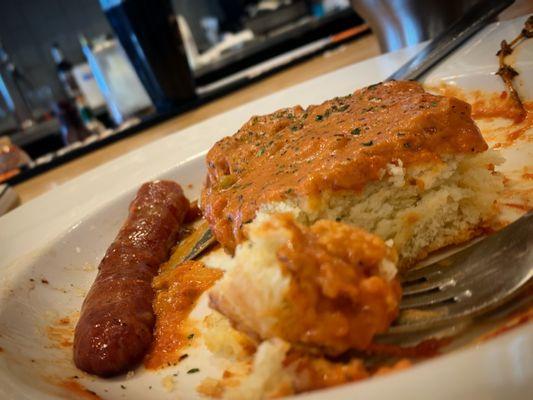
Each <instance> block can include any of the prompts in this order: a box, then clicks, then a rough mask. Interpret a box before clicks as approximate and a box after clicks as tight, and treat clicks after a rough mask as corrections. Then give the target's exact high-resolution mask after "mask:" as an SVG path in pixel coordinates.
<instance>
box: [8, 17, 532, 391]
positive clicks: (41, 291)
mask: <svg viewBox="0 0 533 400" xmlns="http://www.w3.org/2000/svg"><path fill="white" fill-rule="evenodd" d="M524 19H525V18H519V19H516V20H513V21H510V22H507V23H501V24H495V25H492V26H490V27H488V28H487V29H485V30H484V31H483V32H481V33H479V34H478V35H476V36H475V37H474V38H473V39H472V40H470V41H469V43H467V45H465V46H463V48H462V49H461V50H459V51H458V52H457V53H456V54H454V55H453V56H451V57H450V58H449V59H448V60H447V61H446V62H445V63H443V64H442V65H441V66H439V67H438V68H437V69H435V70H434V71H433V72H432V73H431V74H430V76H429V77H428V78H427V79H428V81H429V82H432V83H435V82H438V81H445V82H448V83H454V82H455V83H457V84H459V85H461V86H465V87H466V88H467V89H473V88H479V89H485V90H501V89H502V86H501V84H500V82H499V80H498V79H497V78H496V77H494V76H493V75H492V72H493V71H495V70H496V68H497V66H496V58H495V57H494V53H495V50H496V47H497V44H498V43H499V42H500V41H501V39H503V38H511V37H513V36H514V35H515V34H516V33H517V32H518V31H519V30H520V29H521V26H522V24H523V21H524ZM418 48H420V46H418ZM418 48H411V49H406V50H403V51H400V52H396V53H392V54H387V55H384V56H381V57H377V58H374V59H371V60H368V61H365V62H362V63H359V64H355V65H352V66H349V67H346V68H343V69H340V70H338V71H336V72H333V73H330V74H327V75H324V76H321V77H319V78H316V79H313V80H310V81H308V82H305V83H303V84H300V85H297V86H294V87H292V88H290V89H287V90H284V91H281V92H278V93H275V94H273V95H270V96H268V97H265V98H262V99H259V100H256V101H254V102H251V103H249V104H246V105H244V106H241V107H238V108H236V109H234V110H231V111H230V112H227V113H225V114H222V115H219V116H216V117H214V118H211V119H209V120H206V121H204V122H202V123H200V124H198V125H195V126H193V127H190V128H188V129H185V130H184V131H181V132H179V133H176V134H174V135H171V136H168V137H166V138H164V139H162V140H159V141H157V142H155V143H152V144H150V145H148V146H145V147H143V148H141V149H139V150H136V151H134V152H132V153H130V154H128V155H126V156H124V157H121V158H119V159H116V160H113V161H111V162H109V163H107V164H105V165H102V166H100V167H98V168H96V169H94V170H92V171H90V172H88V173H86V174H84V175H83V176H81V177H79V178H77V179H75V180H74V181H71V182H69V183H67V184H65V185H63V186H61V187H58V188H56V189H55V190H53V191H50V192H49V193H46V194H45V195H43V196H41V197H39V198H37V199H35V200H34V201H32V202H30V203H28V204H25V205H23V206H22V207H20V208H18V209H16V210H14V211H13V212H11V213H9V214H7V215H6V216H4V217H2V218H0V271H1V276H0V347H1V349H2V350H1V351H0V398H1V399H58V398H70V397H73V396H74V395H73V394H72V392H71V391H70V392H69V391H65V390H63V389H61V388H60V387H59V386H58V385H57V383H58V382H60V381H61V380H62V379H64V378H68V377H72V376H73V375H76V374H77V375H82V374H81V373H80V372H79V371H77V370H76V369H75V368H74V366H73V364H72V362H71V360H70V351H69V350H68V349H66V348H60V349H58V348H55V347H54V346H56V345H57V343H58V341H57V337H61V334H62V331H61V326H59V327H58V326H57V324H56V325H54V326H55V330H52V331H51V330H50V329H49V328H50V326H51V324H52V322H53V321H56V320H57V319H58V318H61V317H65V316H73V315H74V313H75V312H76V310H78V309H79V307H80V305H81V302H82V300H83V293H84V291H85V290H87V288H88V287H89V286H90V284H91V283H92V281H93V278H94V276H95V273H96V270H95V267H96V266H97V265H98V262H99V260H100V258H101V257H102V255H103V253H104V252H105V249H106V248H107V246H108V245H109V243H110V242H111V241H112V239H113V237H114V236H115V234H116V232H117V231H118V229H119V226H120V224H121V222H122V221H123V219H124V218H125V216H126V213H127V205H128V203H129V202H130V201H131V199H132V198H133V196H134V194H135V192H136V190H137V188H138V187H139V185H140V184H141V183H142V182H144V181H147V180H151V179H155V178H172V179H176V180H177V181H179V182H180V183H182V184H183V186H184V187H187V184H189V183H190V184H192V185H193V187H192V188H189V189H186V191H187V195H189V196H190V197H193V198H194V197H196V196H197V195H198V193H199V190H200V187H201V185H202V182H203V177H204V165H203V156H204V155H205V152H206V151H207V149H208V148H209V147H210V146H211V145H212V144H213V143H214V142H215V141H216V140H218V139H220V138H221V137H223V136H226V135H230V134H232V133H233V132H235V131H236V130H237V129H238V128H239V127H240V125H241V124H242V123H243V122H245V121H246V120H247V119H248V118H249V117H250V116H251V115H253V114H262V113H268V112H271V111H273V110H275V109H278V108H281V107H285V106H290V105H294V104H302V105H308V104H312V103H320V102H322V101H324V100H326V99H328V98H331V97H335V96H339V95H344V94H347V93H349V92H351V91H353V90H354V89H355V88H358V87H362V86H365V85H368V84H371V83H375V82H377V81H380V80H382V79H384V78H385V77H387V76H388V75H389V74H390V73H392V72H393V71H394V70H395V69H396V68H397V67H399V66H400V65H401V64H402V63H403V62H405V61H406V60H407V59H408V58H409V57H410V56H411V55H412V54H414V53H415V52H416V50H417V49H418ZM518 53H519V54H518V56H517V65H518V67H519V68H518V69H519V70H520V72H521V73H522V76H521V81H520V82H521V89H520V90H521V91H525V93H527V94H528V97H530V98H531V97H533V96H532V94H533V65H532V62H533V40H530V41H529V42H526V43H525V44H524V45H523V46H522V48H521V49H520V51H519V52H518ZM522 162H523V161H522ZM525 162H526V163H527V162H528V161H527V160H526V161H525ZM32 279H33V281H32ZM42 279H43V280H46V281H47V282H48V283H43V282H42V281H41V280H42ZM203 307H205V304H200V307H199V310H195V312H194V313H195V314H196V313H198V312H201V309H202V308H203ZM74 318H75V317H74ZM67 325H68V324H67ZM67 325H66V326H65V329H66V330H67V331H68V326H67ZM47 329H48V330H47ZM54 334H55V335H56V339H54V340H51V339H50V338H51V335H54ZM532 355H533V324H528V325H526V326H524V327H522V328H520V329H515V330H514V331H511V332H510V333H508V334H505V335H502V336H500V337H499V338H496V339H494V340H492V341H489V342H487V343H484V344H482V345H478V346H475V347H469V348H466V349H462V350H460V351H456V352H453V353H451V354H448V355H445V356H442V357H438V358H436V359H433V360H431V361H426V362H424V363H421V364H419V365H417V366H415V367H413V368H410V369H408V370H406V371H403V372H399V373H396V374H392V375H390V376H385V377H380V378H375V379H372V380H368V381H365V382H362V383H356V384H351V385H346V386H342V387H339V388H335V389H332V390H329V391H327V394H326V393H325V392H315V393H311V394H307V395H304V396H302V398H307V399H318V398H324V397H325V396H327V397H329V398H331V399H348V398H350V399H363V398H364V399H378V398H382V399H388V398H394V399H397V400H400V399H412V398H424V399H426V398H431V399H449V398H454V399H473V398H476V399H481V398H483V399H488V398H490V399H503V398H505V399H523V398H526V397H527V393H531V392H532V391H533V358H532ZM216 364H217V363H216V362H212V361H210V359H209V354H207V352H206V351H205V350H203V349H202V348H200V347H198V348H196V349H192V350H191V351H190V357H189V358H187V359H186V360H185V361H183V362H182V363H180V364H179V365H178V367H176V368H175V369H164V370H161V371H159V372H157V373H154V372H146V371H144V370H142V368H141V369H139V370H138V371H137V372H136V373H135V375H134V376H133V377H130V378H126V377H121V378H115V379H111V380H102V379H95V378H89V377H82V379H81V380H80V382H82V383H83V385H84V386H86V387H88V388H90V389H92V390H94V391H95V392H96V393H98V394H99V395H100V396H101V397H102V398H105V399H123V398H128V399H145V398H161V399H176V398H180V399H187V398H195V397H199V395H198V394H197V393H196V391H195V386H196V385H197V384H198V383H199V382H200V381H201V380H202V379H203V378H204V377H206V376H208V375H211V376H214V374H216V373H217V370H218V369H217V368H218V367H217V365H216ZM192 367H199V368H200V373H197V374H194V375H187V374H186V373H185V371H186V370H188V369H189V368H192ZM176 372H177V373H178V376H177V377H172V374H173V373H176ZM166 376H171V377H172V379H173V380H174V381H175V384H176V387H177V388H178V389H176V391H174V392H166V391H165V390H164V388H163V386H162V384H161V379H162V378H164V377H166ZM121 385H123V386H124V387H125V389H123V388H121ZM149 386H151V389H149Z"/></svg>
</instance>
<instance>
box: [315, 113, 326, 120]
mask: <svg viewBox="0 0 533 400" xmlns="http://www.w3.org/2000/svg"><path fill="white" fill-rule="evenodd" d="M323 119H324V116H323V115H322V114H317V115H315V121H322V120H323Z"/></svg>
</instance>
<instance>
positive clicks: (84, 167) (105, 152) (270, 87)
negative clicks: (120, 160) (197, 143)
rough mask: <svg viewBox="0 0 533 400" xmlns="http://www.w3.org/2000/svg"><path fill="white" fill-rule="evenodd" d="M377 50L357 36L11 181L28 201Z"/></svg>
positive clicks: (370, 39)
mask: <svg viewBox="0 0 533 400" xmlns="http://www.w3.org/2000/svg"><path fill="white" fill-rule="evenodd" d="M379 54H380V51H379V45H378V42H377V39H376V38H375V36H374V35H372V34H368V35H365V36H361V37H359V38H356V39H355V40H354V41H352V42H349V43H347V44H345V45H342V46H340V47H338V48H336V49H334V50H331V51H327V52H325V53H322V54H320V55H317V56H315V57H313V58H311V59H309V60H307V61H304V62H302V63H299V64H296V65H294V66H292V67H289V68H287V69H284V70H282V71H281V72H278V73H276V74H274V75H272V76H270V77H267V78H265V79H263V80H260V81H258V82H255V83H253V84H251V85H249V86H246V87H244V88H242V89H240V90H238V91H235V92H233V93H230V94H228V95H226V96H224V97H222V98H220V99H217V100H215V101H213V102H210V103H208V104H206V105H204V106H201V107H199V108H197V109H194V110H192V111H189V112H187V113H185V114H181V115H179V116H177V117H175V118H172V119H170V120H168V121H165V122H163V123H161V124H159V125H156V126H154V127H151V128H149V129H146V130H145V131H144V132H141V133H139V134H136V135H134V136H130V137H128V138H125V139H122V140H120V141H118V142H116V143H113V144H110V145H108V146H106V147H103V148H101V149H98V150H95V151H94V152H92V153H89V154H87V155H84V156H82V157H79V158H76V159H75V160H73V161H70V162H68V163H66V164H63V165H61V166H59V167H57V168H54V169H52V170H50V171H47V172H45V173H43V174H41V175H38V176H36V177H34V178H31V179H29V180H27V181H24V182H22V183H20V184H18V185H15V186H14V189H15V191H16V192H17V193H18V195H19V196H20V199H21V202H22V203H25V202H28V201H29V200H31V199H33V198H35V197H37V196H39V195H41V194H43V193H45V192H47V191H48V190H51V189H53V188H54V187H56V186H58V185H61V184H63V183H65V182H67V181H69V180H71V179H73V178H76V177H77V176H79V175H81V174H83V173H84V172H86V171H89V170H90V169H92V168H94V167H97V166H98V165H101V164H104V163H106V162H108V161H110V160H112V159H114V158H117V157H120V156H122V155H124V154H126V153H128V152H130V151H132V150H135V149H137V148H139V147H141V146H144V145H145V144H147V143H150V142H153V141H154V140H157V139H159V138H162V137H164V136H167V135H171V134H173V133H176V132H178V131H180V130H182V129H184V128H186V127H188V126H190V125H193V124H196V123H198V122H200V121H202V120H204V119H207V118H210V117H213V116H215V115H217V114H220V113H223V112H225V111H228V110H230V109H232V108H235V107H238V106H240V105H242V104H245V103H247V102H249V101H252V100H255V99H258V98H260V97H263V96H266V95H268V94H271V93H273V92H276V91H279V90H282V89H285V88H288V87H290V86H294V85H296V84H298V83H301V82H304V81H306V80H308V79H312V78H314V77H316V76H318V75H322V74H325V73H328V72H331V71H334V70H336V69H339V68H342V67H344V66H347V65H350V64H353V63H356V62H359V61H362V60H365V59H367V58H371V57H374V56H377V55H379Z"/></svg>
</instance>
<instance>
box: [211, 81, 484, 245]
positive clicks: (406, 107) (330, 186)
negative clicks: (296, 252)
mask: <svg viewBox="0 0 533 400" xmlns="http://www.w3.org/2000/svg"><path fill="white" fill-rule="evenodd" d="M486 149H487V144H486V143H485V141H484V140H483V138H482V136H481V134H480V132H479V129H478V128H477V127H476V125H475V123H474V121H473V120H472V118H471V115H470V106H469V105H468V104H467V103H465V102H463V101H460V100H458V99H456V98H453V97H451V98H450V97H442V96H435V95H432V94H429V93H427V92H425V91H424V90H423V89H422V87H421V86H420V85H419V84H418V83H415V82H388V83H383V84H378V85H372V86H369V87H368V88H365V89H361V90H358V91H356V92H355V93H353V94H352V95H348V96H345V97H337V98H335V99H332V100H329V101H326V102H324V103H323V104H320V105H317V106H310V107H308V108H307V109H305V110H304V109H303V108H302V107H299V106H298V107H293V108H286V109H282V110H279V111H277V112H275V113H273V114H270V115H264V116H256V117H253V118H252V119H250V121H248V122H247V123H246V124H244V125H243V126H242V128H241V129H240V130H239V131H238V132H237V133H236V134H235V135H233V136H231V137H227V138H224V139H222V140H221V141H219V142H218V143H216V144H215V146H213V148H212V149H211V150H210V151H209V153H208V155H207V164H208V165H207V166H208V178H207V183H206V187H205V188H204V191H203V194H202V210H203V212H204V215H205V217H206V218H207V220H208V221H209V223H210V225H211V228H212V230H213V232H214V234H215V236H216V238H217V239H218V241H219V242H220V243H222V244H223V245H224V246H225V247H227V248H229V249H234V248H235V245H236V244H237V243H238V242H239V241H240V240H242V239H243V236H242V232H241V229H242V226H243V224H245V223H246V222H248V221H250V220H251V219H253V217H254V216H255V212H256V210H257V209H258V207H259V206H260V205H261V204H264V203H268V202H272V201H281V200H285V199H288V198H292V199H295V200H298V199H299V198H305V197H308V196H313V195H317V194H319V193H321V192H323V191H342V190H351V191H358V190H361V189H362V188H363V187H364V186H365V185H366V184H367V183H368V182H371V181H377V180H379V179H381V177H382V173H383V171H384V168H385V167H386V165H387V164H389V163H391V162H394V161H395V160H398V159H401V160H402V162H403V164H404V165H406V166H408V165H411V164H417V163H425V162H439V161H440V160H441V156H442V155H444V154H456V153H475V152H482V151H484V150H486Z"/></svg>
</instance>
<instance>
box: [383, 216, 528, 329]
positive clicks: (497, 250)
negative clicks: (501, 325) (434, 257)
mask: <svg viewBox="0 0 533 400" xmlns="http://www.w3.org/2000/svg"><path fill="white" fill-rule="evenodd" d="M532 277H533V212H529V213H528V214H526V215H524V216H522V217H521V218H520V219H518V220H517V221H515V222H513V223H512V224H510V225H508V226H507V227H505V228H504V229H502V230H501V231H499V232H497V233H495V234H493V235H491V236H488V237H487V238H485V239H483V240H480V241H478V242H476V243H474V244H473V245H471V246H470V247H467V248H465V249H463V250H461V251H459V252H458V253H455V254H453V255H451V256H450V257H447V258H445V259H443V260H440V261H438V262H436V263H433V264H431V265H428V266H426V267H422V268H419V269H415V270H413V271H410V272H408V273H407V274H406V275H404V276H403V278H402V287H403V298H402V302H401V304H400V310H401V315H402V314H403V315H404V316H406V317H407V316H408V315H409V313H411V314H412V315H414V316H416V318H405V317H404V318H402V317H400V318H399V319H398V321H397V322H396V324H395V325H393V326H392V327H391V328H390V329H389V331H387V333H386V334H387V335H389V334H397V333H408V332H416V331H421V330H425V329H429V328H435V327H441V326H445V325H451V324H453V323H455V322H457V321H459V320H462V319H467V318H472V317H475V316H478V315H480V314H483V313H486V312H488V311H490V310H493V309H494V308H496V307H498V306H499V305H502V304H503V303H504V302H506V301H508V300H510V299H511V298H512V297H513V296H514V295H516V294H518V293H519V292H521V290H520V289H522V288H524V287H526V286H528V285H531V283H532V279H531V278H532Z"/></svg>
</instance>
